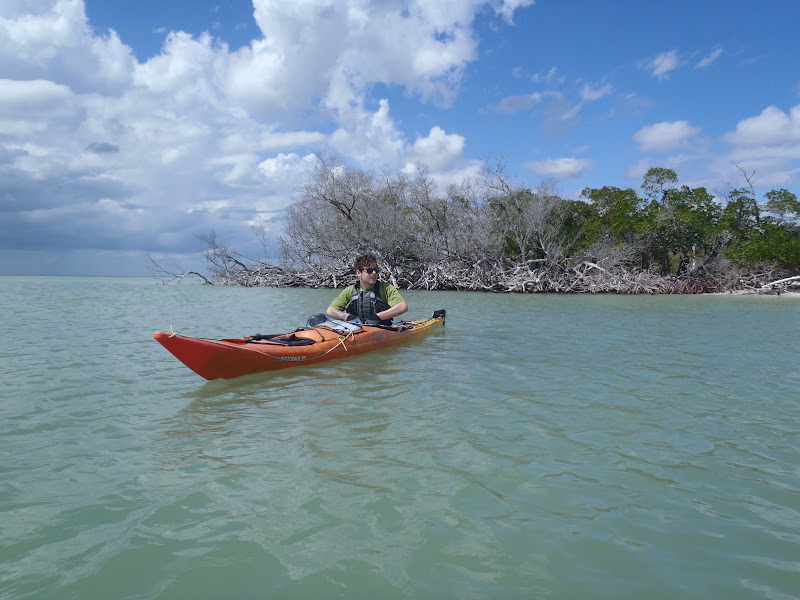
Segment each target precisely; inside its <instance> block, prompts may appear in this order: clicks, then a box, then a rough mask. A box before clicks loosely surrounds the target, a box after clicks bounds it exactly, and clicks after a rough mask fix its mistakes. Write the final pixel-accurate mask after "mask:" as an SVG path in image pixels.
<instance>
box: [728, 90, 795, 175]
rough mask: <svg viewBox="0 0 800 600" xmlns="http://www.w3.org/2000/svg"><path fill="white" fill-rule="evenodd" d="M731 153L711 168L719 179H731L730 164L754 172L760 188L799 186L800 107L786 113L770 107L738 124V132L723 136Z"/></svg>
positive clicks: (736, 130)
mask: <svg viewBox="0 0 800 600" xmlns="http://www.w3.org/2000/svg"><path fill="white" fill-rule="evenodd" d="M722 140H723V141H724V142H727V143H729V144H731V146H732V148H731V150H730V151H729V152H728V153H726V154H724V155H721V156H720V157H718V158H717V159H716V160H715V161H714V163H713V166H712V169H714V170H715V171H716V172H717V173H719V174H720V177H723V176H724V177H729V176H730V173H731V165H732V164H739V165H741V166H742V168H744V169H747V170H754V171H755V172H756V178H757V181H758V183H759V185H764V186H788V185H793V184H794V185H797V184H799V183H800V105H797V106H794V107H792V108H791V109H790V110H789V113H788V114H787V113H785V112H784V111H782V110H781V109H779V108H777V107H775V106H768V107H767V108H765V109H764V110H762V111H761V113H760V114H759V115H757V116H755V117H750V118H748V119H744V120H742V121H740V122H739V123H737V125H736V129H735V131H732V132H730V133H727V134H725V135H724V136H722Z"/></svg>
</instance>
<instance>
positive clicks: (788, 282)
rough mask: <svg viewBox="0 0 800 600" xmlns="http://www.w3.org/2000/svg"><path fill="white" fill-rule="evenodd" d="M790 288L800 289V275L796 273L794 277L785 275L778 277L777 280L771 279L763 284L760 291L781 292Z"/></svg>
mask: <svg viewBox="0 0 800 600" xmlns="http://www.w3.org/2000/svg"><path fill="white" fill-rule="evenodd" d="M790 288H797V289H800V275H795V276H794V277H784V278H783V279H778V280H777V281H770V282H769V283H765V284H764V285H762V286H761V288H760V289H759V291H760V292H763V293H768V294H769V293H774V294H781V293H782V292H785V291H787V290H788V289H790Z"/></svg>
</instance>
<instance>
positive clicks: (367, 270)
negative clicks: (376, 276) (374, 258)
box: [364, 267, 381, 275]
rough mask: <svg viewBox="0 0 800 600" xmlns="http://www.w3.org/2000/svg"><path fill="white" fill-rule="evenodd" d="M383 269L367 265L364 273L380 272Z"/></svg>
mask: <svg viewBox="0 0 800 600" xmlns="http://www.w3.org/2000/svg"><path fill="white" fill-rule="evenodd" d="M380 272H381V270H380V269H379V268H378V267H367V268H366V269H364V273H366V274H367V275H372V274H373V273H380Z"/></svg>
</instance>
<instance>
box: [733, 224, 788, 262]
mask: <svg viewBox="0 0 800 600" xmlns="http://www.w3.org/2000/svg"><path fill="white" fill-rule="evenodd" d="M725 256H727V257H728V258H730V259H731V260H732V261H734V262H735V263H737V264H739V265H741V266H745V267H754V266H761V265H774V266H777V267H782V268H786V269H794V270H796V269H800V230H798V228H797V227H796V226H786V225H784V224H781V223H778V222H774V221H772V220H768V221H765V222H764V223H763V224H762V226H761V227H760V228H759V229H757V230H755V229H754V230H751V231H749V232H747V233H746V234H744V235H741V236H738V237H736V238H734V239H733V240H731V242H730V243H729V245H728V247H727V248H726V249H725Z"/></svg>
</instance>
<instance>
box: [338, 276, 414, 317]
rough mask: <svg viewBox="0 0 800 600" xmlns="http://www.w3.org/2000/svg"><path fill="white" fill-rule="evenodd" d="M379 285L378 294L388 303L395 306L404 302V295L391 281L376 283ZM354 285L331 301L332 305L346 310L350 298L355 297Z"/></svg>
mask: <svg viewBox="0 0 800 600" xmlns="http://www.w3.org/2000/svg"><path fill="white" fill-rule="evenodd" d="M375 285H376V286H378V294H379V295H380V297H381V298H382V299H383V301H384V302H386V304H388V305H389V306H390V307H392V306H394V305H395V304H400V303H401V302H403V297H402V296H401V295H400V292H398V291H397V288H396V287H394V286H393V285H392V284H391V283H386V282H385V281H379V282H377V283H376V284H375ZM358 286H359V288H358V289H362V288H361V284H360V283H359V284H358ZM355 287H356V286H355V284H354V285H348V286H347V287H346V288H344V290H342V293H341V294H339V295H338V296H337V297H336V300H334V301H333V302H331V307H332V308H335V309H336V310H344V309H345V308H347V305H348V304H350V300H352V299H353V290H354V289H355Z"/></svg>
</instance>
